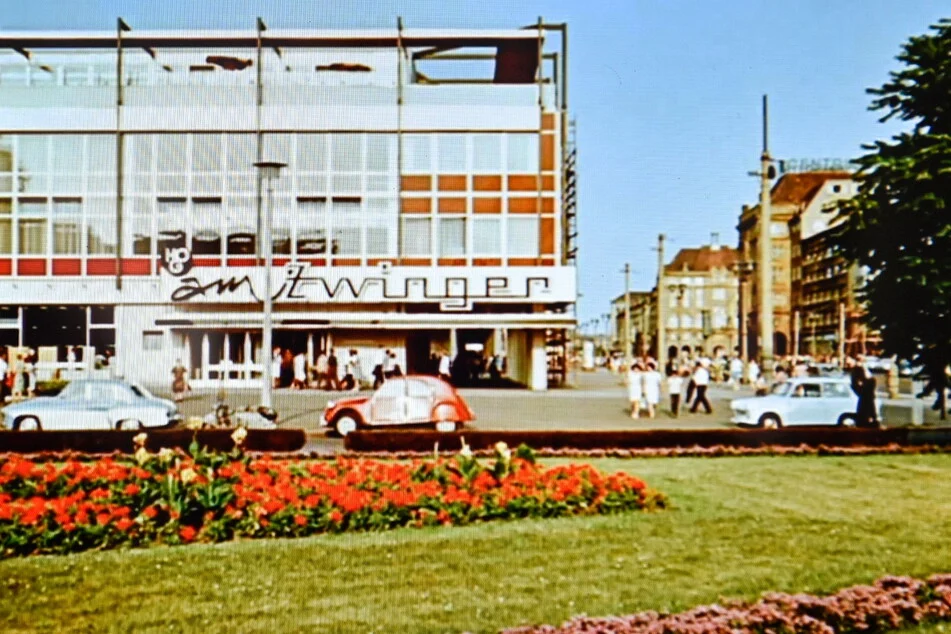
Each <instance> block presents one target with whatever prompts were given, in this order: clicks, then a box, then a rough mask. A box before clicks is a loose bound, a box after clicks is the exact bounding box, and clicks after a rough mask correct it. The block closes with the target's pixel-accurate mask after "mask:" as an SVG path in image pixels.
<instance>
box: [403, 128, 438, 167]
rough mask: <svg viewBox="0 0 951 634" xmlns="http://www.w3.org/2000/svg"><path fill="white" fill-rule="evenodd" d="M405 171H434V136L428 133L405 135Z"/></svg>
mask: <svg viewBox="0 0 951 634" xmlns="http://www.w3.org/2000/svg"><path fill="white" fill-rule="evenodd" d="M403 171H405V172H432V171H433V150H432V136H430V135H428V134H404V135H403Z"/></svg>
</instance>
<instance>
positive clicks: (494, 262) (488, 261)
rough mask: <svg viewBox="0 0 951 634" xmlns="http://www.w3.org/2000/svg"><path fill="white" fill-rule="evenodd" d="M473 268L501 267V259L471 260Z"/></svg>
mask: <svg viewBox="0 0 951 634" xmlns="http://www.w3.org/2000/svg"><path fill="white" fill-rule="evenodd" d="M472 264H474V265H475V266H502V258H472Z"/></svg>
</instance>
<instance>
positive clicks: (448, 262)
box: [439, 258, 466, 266]
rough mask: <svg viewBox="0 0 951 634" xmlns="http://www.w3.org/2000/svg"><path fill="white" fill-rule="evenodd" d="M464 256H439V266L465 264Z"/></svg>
mask: <svg viewBox="0 0 951 634" xmlns="http://www.w3.org/2000/svg"><path fill="white" fill-rule="evenodd" d="M465 265H466V259H465V258H439V266H465Z"/></svg>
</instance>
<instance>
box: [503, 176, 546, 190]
mask: <svg viewBox="0 0 951 634" xmlns="http://www.w3.org/2000/svg"><path fill="white" fill-rule="evenodd" d="M542 189H544V190H552V189H555V177H554V176H553V175H551V174H545V175H543V176H542ZM509 191H514V192H530V191H538V177H537V176H535V175H533V174H513V175H511V176H509Z"/></svg>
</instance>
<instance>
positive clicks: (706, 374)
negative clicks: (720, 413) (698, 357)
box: [690, 362, 713, 414]
mask: <svg viewBox="0 0 951 634" xmlns="http://www.w3.org/2000/svg"><path fill="white" fill-rule="evenodd" d="M692 378H693V383H694V385H695V386H696V392H697V396H696V398H695V399H694V401H693V405H691V406H690V413H691V414H693V413H695V412H696V411H697V408H698V407H699V406H700V405H703V409H704V411H705V412H706V413H707V414H712V413H713V408H712V407H710V401H709V400H707V387H708V386H709V385H710V370H708V369H707V366H706V364H704V363H703V362H698V363H697V366H696V368H695V369H694V371H693V377H692Z"/></svg>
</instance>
